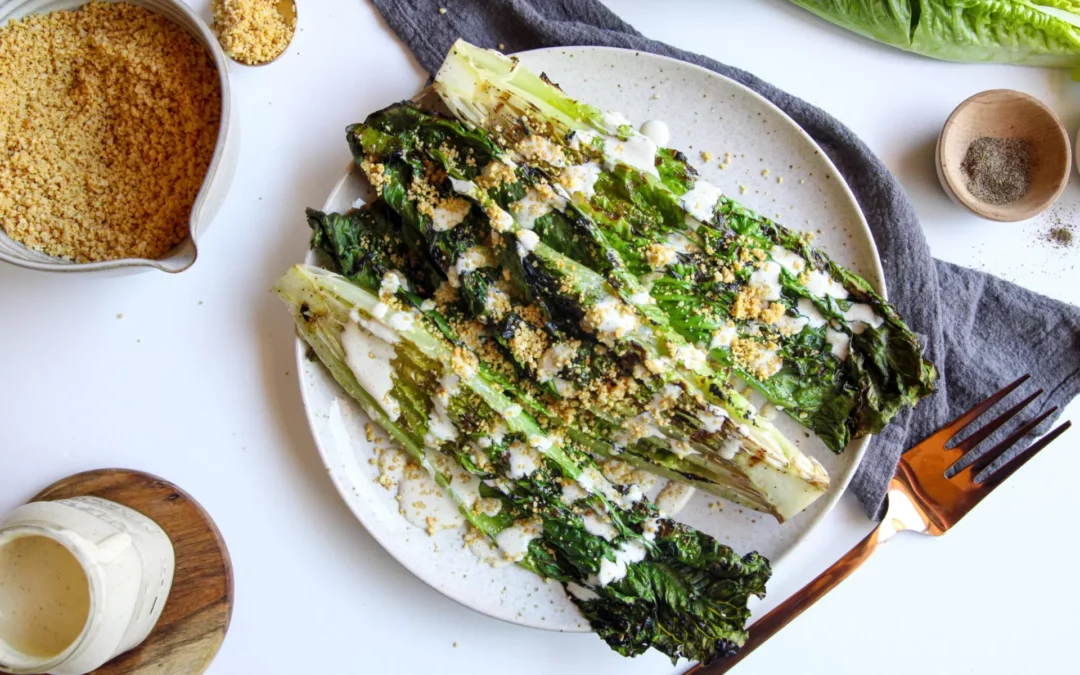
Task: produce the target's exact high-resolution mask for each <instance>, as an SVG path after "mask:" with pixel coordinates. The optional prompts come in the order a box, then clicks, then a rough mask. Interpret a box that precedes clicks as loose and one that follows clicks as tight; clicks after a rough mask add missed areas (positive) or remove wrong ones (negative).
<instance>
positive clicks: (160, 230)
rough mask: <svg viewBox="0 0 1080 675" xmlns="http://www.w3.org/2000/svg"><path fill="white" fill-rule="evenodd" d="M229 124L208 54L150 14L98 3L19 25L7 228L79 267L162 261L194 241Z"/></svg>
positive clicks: (1, 180)
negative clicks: (206, 183) (222, 128)
mask: <svg viewBox="0 0 1080 675" xmlns="http://www.w3.org/2000/svg"><path fill="white" fill-rule="evenodd" d="M30 83H33V84H32V85H31V84H30ZM220 114H221V85H220V82H219V79H218V75H217V72H216V71H215V69H214V66H213V64H212V63H211V61H210V59H209V58H208V56H207V55H206V52H205V50H204V49H203V48H202V46H201V45H199V44H198V43H197V42H196V41H195V40H194V39H193V38H192V37H191V36H190V35H188V33H187V32H185V31H184V30H183V29H182V28H180V27H179V26H176V25H174V24H173V23H171V22H170V21H168V20H167V19H165V18H164V17H162V16H160V15H157V14H154V13H152V12H150V11H148V10H146V9H143V8H142V7H137V6H135V5H131V4H127V3H117V4H111V3H100V2H92V3H90V4H87V5H84V6H83V7H81V8H79V9H77V10H73V11H58V12H51V13H48V14H36V15H30V16H27V17H26V18H23V19H20V20H18V21H13V22H11V23H9V24H7V25H6V26H5V27H4V28H3V29H0V227H2V228H3V229H4V231H5V232H6V233H7V234H8V236H10V237H11V238H12V239H15V240H16V241H19V242H21V243H22V244H23V245H25V246H27V247H28V248H31V249H34V250H37V251H41V252H43V253H46V254H48V255H52V256H57V257H61V258H66V259H70V260H73V261H75V262H94V261H100V260H115V259H119V258H151V259H153V258H160V257H162V256H163V255H165V254H166V253H167V252H168V251H169V249H171V248H172V247H173V246H175V245H177V244H178V243H180V242H181V241H182V240H183V239H184V238H185V237H186V236H187V235H188V231H189V225H188V220H189V218H190V215H191V206H192V204H193V202H194V201H195V197H196V195H197V194H198V191H199V188H200V187H201V184H202V180H203V177H204V175H205V174H206V170H207V167H208V166H209V164H210V158H211V156H212V155H213V151H214V144H215V142H216V140H217V128H218V121H219V119H220Z"/></svg>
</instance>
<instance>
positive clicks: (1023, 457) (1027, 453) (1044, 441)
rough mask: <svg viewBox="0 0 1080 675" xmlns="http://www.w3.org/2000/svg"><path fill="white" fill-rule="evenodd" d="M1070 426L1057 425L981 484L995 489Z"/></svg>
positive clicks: (1068, 424) (1069, 422) (1069, 423)
mask: <svg viewBox="0 0 1080 675" xmlns="http://www.w3.org/2000/svg"><path fill="white" fill-rule="evenodd" d="M1055 410H1056V408H1055ZM1050 412H1053V410H1051V411H1050ZM1047 415H1049V413H1047ZM1044 418H1045V416H1044ZM1071 426H1072V422H1071V421H1066V422H1064V423H1063V424H1059V425H1058V426H1057V428H1056V429H1054V430H1053V431H1051V432H1050V433H1048V434H1046V435H1045V436H1043V437H1042V438H1040V439H1039V440H1037V441H1035V442H1034V443H1032V444H1031V446H1030V447H1029V448H1028V449H1026V450H1024V451H1023V452H1021V453H1020V454H1018V455H1016V456H1015V457H1013V458H1012V459H1010V460H1009V461H1008V462H1006V463H1005V465H1004V466H1001V467H998V469H997V470H996V471H994V472H993V473H991V474H990V475H989V476H987V477H986V478H985V479H984V480H983V484H985V485H990V486H991V489H993V488H994V487H997V486H998V485H1000V484H1001V483H1003V482H1005V480H1006V479H1007V478H1008V477H1009V476H1011V475H1013V474H1014V473H1015V472H1016V471H1017V470H1018V469H1019V468H1020V467H1022V466H1024V464H1026V463H1027V461H1028V460H1029V459H1031V458H1032V457H1034V456H1035V455H1037V454H1038V453H1039V452H1040V451H1041V450H1042V449H1043V448H1045V447H1046V446H1048V445H1050V444H1051V443H1053V442H1054V440H1055V439H1056V438H1057V437H1058V436H1060V435H1061V434H1063V433H1065V431H1066V430H1068V429H1069V427H1071Z"/></svg>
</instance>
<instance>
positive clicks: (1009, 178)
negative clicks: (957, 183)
mask: <svg viewBox="0 0 1080 675" xmlns="http://www.w3.org/2000/svg"><path fill="white" fill-rule="evenodd" d="M960 169H961V170H962V171H963V172H964V178H965V179H966V180H967V189H968V190H969V191H970V192H971V194H972V195H974V196H975V198H976V199H978V200H979V201H981V202H984V203H986V204H993V205H994V206H1004V205H1005V204H1012V203H1013V202H1015V201H1017V200H1019V199H1020V198H1021V197H1023V196H1024V194H1025V193H1027V191H1028V185H1029V184H1030V183H1031V143H1030V142H1029V141H1025V140H1020V139H1017V138H991V137H989V136H983V137H982V138H978V139H976V140H974V141H972V143H971V145H969V146H968V149H967V153H965V154H964V161H963V162H961V164H960Z"/></svg>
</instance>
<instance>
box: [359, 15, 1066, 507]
mask: <svg viewBox="0 0 1080 675" xmlns="http://www.w3.org/2000/svg"><path fill="white" fill-rule="evenodd" d="M372 2H373V4H374V5H375V7H376V8H377V9H378V10H379V12H381V13H382V15H383V17H384V18H385V19H386V22H387V23H388V24H389V25H390V27H391V28H392V29H393V30H394V31H395V32H396V33H397V35H398V37H400V38H401V39H402V41H404V42H405V44H406V45H408V47H409V48H410V49H411V50H412V52H413V54H414V55H415V56H416V58H417V60H418V61H419V62H420V65H421V66H423V67H424V68H425V69H427V70H428V72H430V73H434V72H435V71H436V70H438V68H439V65H440V64H441V63H442V60H443V57H444V56H445V55H446V53H447V52H448V51H449V50H450V45H451V44H452V43H453V42H454V40H456V39H457V38H464V39H465V40H468V41H469V42H472V43H473V44H476V45H480V46H483V47H490V48H495V47H497V46H499V45H503V51H505V52H516V51H523V50H526V49H536V48H539V47H554V46H566V45H597V46H606V47H623V48H626V49H635V50H638V51H643V52H652V53H654V54H662V55H665V56H670V57H673V58H676V59H680V60H683V61H688V62H690V63H694V64H697V65H699V66H703V67H705V68H708V69H709V70H713V71H715V72H717V73H720V74H721V75H724V76H726V77H729V78H731V79H733V80H735V81H736V82H740V83H742V84H744V85H746V86H747V87H749V88H751V89H753V90H754V91H756V92H758V93H759V94H761V95H762V96H764V97H765V98H767V99H769V100H770V101H772V102H773V103H774V104H776V105H777V106H778V107H779V108H780V109H781V110H783V111H784V112H786V113H787V114H788V115H790V116H791V118H792V119H794V120H795V122H797V123H798V124H799V125H800V126H801V127H802V128H803V129H805V130H806V132H807V133H809V134H810V136H812V137H813V138H814V140H815V141H817V143H818V144H819V145H820V146H821V147H822V148H823V149H824V150H825V152H826V153H828V155H829V157H830V158H831V159H832V161H833V162H834V163H835V164H836V167H837V168H838V169H839V170H840V173H842V174H843V176H844V178H845V179H846V180H847V182H848V185H850V186H851V190H852V192H854V193H855V197H856V198H857V199H858V201H859V205H860V206H861V207H862V210H863V213H864V214H865V215H866V220H867V222H868V223H869V224H870V229H871V230H872V231H873V234H874V241H875V242H876V243H877V247H878V252H879V253H880V254H881V262H882V265H883V267H884V268H885V279H886V282H887V284H888V289H889V299H890V301H891V302H892V303H893V304H894V305H895V306H896V309H897V311H899V312H900V315H901V316H902V317H904V318H905V319H906V320H907V322H908V324H909V325H910V326H911V328H912V330H914V331H915V332H917V333H918V334H919V335H920V336H921V337H922V338H923V339H924V344H925V346H926V355H927V357H928V358H929V359H931V360H932V361H933V362H934V363H935V364H936V365H937V367H938V369H939V371H940V375H941V379H940V380H939V382H938V387H937V393H935V394H934V395H933V396H931V397H930V398H929V399H927V400H925V401H923V402H922V403H921V404H920V405H919V406H918V408H917V409H916V410H914V411H908V412H906V413H904V414H902V415H900V416H899V417H898V418H897V419H896V420H895V421H894V422H893V423H892V424H891V425H890V426H889V427H888V428H886V429H885V431H884V432H883V433H882V434H881V435H879V436H877V437H875V438H874V439H873V441H872V443H871V445H870V448H869V450H868V452H867V454H866V456H865V458H864V459H863V461H862V465H861V466H860V467H859V470H858V472H857V473H856V475H855V478H854V480H853V481H852V483H851V489H852V490H853V491H854V492H855V494H856V495H857V496H858V498H859V500H860V501H861V502H862V504H863V506H864V507H865V508H866V510H867V513H868V514H870V515H871V517H874V516H876V515H877V514H878V513H879V512H880V510H881V506H882V503H883V500H884V497H885V491H886V488H887V487H888V484H889V479H890V478H892V475H893V472H894V471H895V469H896V463H897V462H898V461H899V458H900V454H901V453H902V452H903V451H904V450H906V449H907V448H910V447H911V446H913V445H915V444H916V443H918V442H919V441H920V440H922V439H923V438H925V437H926V436H928V435H929V434H931V433H932V432H933V431H935V430H936V429H938V428H939V427H941V426H943V425H944V424H945V423H947V422H948V421H949V420H950V419H952V418H954V417H956V416H957V415H959V414H960V413H962V412H963V411H965V410H967V409H968V408H970V407H971V406H973V405H974V404H975V403H977V402H979V401H981V400H983V399H984V398H986V397H987V396H989V395H990V394H991V393H993V392H995V391H997V390H998V389H1000V388H1001V387H1002V386H1004V385H1005V384H1007V383H1008V382H1011V381H1012V380H1014V379H1016V378H1017V377H1019V376H1020V375H1022V374H1024V373H1031V374H1032V378H1031V381H1030V382H1029V383H1028V385H1026V388H1028V389H1034V388H1036V387H1042V388H1044V389H1045V390H1046V391H1047V395H1046V396H1044V397H1043V398H1042V399H1041V404H1042V405H1043V406H1044V409H1047V408H1049V407H1051V406H1055V405H1056V406H1061V407H1064V406H1065V404H1066V403H1068V402H1069V400H1070V399H1072V398H1073V396H1075V395H1076V394H1077V392H1078V391H1080V309H1078V308H1076V307H1073V306H1071V305H1068V304H1065V303H1062V302H1058V301H1056V300H1051V299H1049V298H1046V297H1043V296H1041V295H1037V294H1035V293H1032V292H1030V291H1027V290H1025V289H1023V288H1020V287H1019V286H1016V285H1014V284H1011V283H1009V282H1007V281H1003V280H1001V279H998V278H996V277H993V276H990V275H988V274H985V273H982V272H977V271H974V270H970V269H967V268H963V267H958V266H956V265H952V264H950V263H946V262H942V261H940V260H935V259H934V258H933V257H931V255H930V248H929V247H928V246H927V244H926V240H925V239H924V238H923V234H922V230H921V229H920V227H919V220H918V218H917V217H916V216H915V209H914V208H913V207H912V205H911V202H910V201H909V200H908V198H907V195H906V194H905V193H904V189H903V188H902V187H900V184H899V183H898V182H897V180H896V178H894V177H893V175H892V174H891V173H889V170H888V169H886V168H885V165H884V164H882V163H881V161H880V160H879V159H878V158H877V157H875V156H874V154H873V153H872V152H871V151H870V149H869V148H867V147H866V145H865V144H864V143H863V142H862V141H861V140H859V139H858V138H857V137H856V136H855V135H854V134H852V133H851V131H850V130H849V129H848V128H847V127H845V126H844V125H843V124H841V123H840V122H839V121H837V120H836V119H835V118H833V117H832V116H831V115H829V114H827V113H825V112H824V111H822V110H819V109H818V108H815V107H814V106H812V105H810V104H808V103H806V102H805V101H802V100H800V99H798V98H796V97H794V96H792V95H790V94H788V93H786V92H783V91H781V90H779V89H777V88H775V87H773V86H772V85H770V84H769V83H767V82H763V81H762V80H760V79H758V78H757V77H754V76H753V75H751V74H750V73H747V72H745V71H742V70H739V69H737V68H732V67H730V66H726V65H724V64H722V63H719V62H717V61H714V60H712V59H708V58H705V57H703V56H700V55H698V54H691V53H689V52H685V51H682V50H679V49H675V48H674V47H670V46H668V45H666V44H663V43H661V42H656V41H655V40H649V39H648V38H645V37H643V36H642V35H641V33H638V32H637V31H636V30H634V28H633V27H632V26H630V25H628V24H627V23H626V22H624V21H622V20H621V19H619V18H618V17H617V16H615V15H614V14H613V13H612V12H611V11H610V10H608V9H607V8H606V7H604V6H603V5H601V4H600V3H599V2H597V1H596V0H372ZM443 7H445V8H446V10H447V11H446V13H445V14H444V13H441V11H440V8H443ZM556 79H557V77H556ZM927 170H928V171H929V170H930V167H927ZM1014 396H1016V395H1015V394H1014ZM1010 400H1012V399H1010ZM1051 422H1052V420H1048V421H1047V422H1046V423H1044V425H1043V427H1042V428H1041V429H1039V430H1037V431H1039V432H1040V433H1041V432H1042V431H1045V430H1046V429H1048V428H1049V424H1050V423H1051ZM1003 434H1004V430H1002V431H1000V432H999V433H998V434H997V435H996V436H992V437H991V439H990V441H991V442H992V441H993V440H994V438H995V437H997V438H1000V437H1001V436H1002V435H1003ZM984 447H990V445H989V443H988V442H987V443H984ZM1017 451H1019V448H1018V449H1017Z"/></svg>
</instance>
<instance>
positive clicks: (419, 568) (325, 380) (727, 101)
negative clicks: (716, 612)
mask: <svg viewBox="0 0 1080 675" xmlns="http://www.w3.org/2000/svg"><path fill="white" fill-rule="evenodd" d="M519 56H520V57H521V60H522V61H523V62H524V63H525V65H526V66H528V67H529V68H532V69H534V70H542V71H544V72H546V73H547V74H548V75H549V76H550V77H551V78H552V79H553V80H554V81H556V82H558V83H559V84H560V85H561V86H562V87H563V89H565V90H566V92H567V93H569V94H570V95H571V96H575V97H579V98H582V99H584V100H586V101H588V102H590V103H592V104H594V105H596V106H598V107H600V108H602V109H609V110H618V111H620V112H622V113H624V114H626V115H627V116H628V117H629V118H630V119H631V120H632V121H634V122H635V123H637V124H641V123H642V122H644V121H645V120H650V119H659V120H663V121H665V122H666V123H667V124H668V126H669V127H670V129H671V142H670V143H669V145H670V147H673V148H678V149H680V150H683V151H684V152H685V153H686V154H687V156H688V157H690V160H691V162H692V163H693V164H695V165H696V166H697V167H698V169H699V170H700V171H701V174H702V175H703V176H704V177H705V178H706V179H708V180H709V181H711V182H713V183H714V184H716V185H718V186H720V188H721V189H723V190H724V192H726V193H727V194H731V195H736V196H738V198H739V199H740V200H741V201H742V202H743V203H744V204H746V205H747V206H749V207H751V208H754V209H756V210H758V211H760V212H762V213H764V214H765V215H768V216H771V217H774V218H776V219H777V220H778V221H780V222H782V223H785V224H786V225H788V226H789V227H792V228H795V229H801V230H813V231H815V232H816V233H817V235H818V236H817V241H816V243H817V244H818V245H819V246H821V247H822V248H823V249H824V250H826V251H828V252H829V253H830V254H831V255H832V257H833V258H834V259H835V260H836V261H837V262H839V263H840V264H842V265H845V266H847V267H849V268H851V269H853V270H854V271H856V272H858V273H859V274H861V275H862V276H863V277H865V278H866V279H867V280H868V281H869V282H870V284H871V285H873V286H874V287H875V288H876V289H877V290H878V291H879V292H884V290H885V289H884V282H883V276H882V271H881V264H880V261H879V260H878V257H877V249H876V248H875V246H874V241H873V239H872V237H871V235H870V231H869V229H868V228H867V226H866V222H865V221H864V220H863V217H862V213H861V212H860V211H859V208H858V205H857V204H856V203H855V199H854V197H853V196H852V194H851V192H850V191H849V190H848V187H847V185H846V184H845V183H844V181H843V179H842V178H840V176H839V174H838V173H837V171H836V168H835V167H834V166H833V165H832V163H831V162H830V161H829V160H828V158H827V157H826V156H825V155H824V153H823V152H822V151H821V149H820V148H818V146H817V145H816V144H815V143H814V142H813V141H812V140H811V139H810V138H809V137H808V136H807V135H806V134H805V133H804V132H803V131H802V130H801V129H800V128H799V127H798V126H797V125H796V124H795V123H794V122H793V121H792V120H791V119H790V118H788V117H787V116H786V115H785V114H784V113H782V112H781V111H780V110H778V109H777V108H776V107H774V106H773V105H772V104H771V103H769V102H767V101H765V100H764V99H763V98H761V97H760V96H758V95H757V94H756V93H754V92H752V91H750V90H749V89H746V88H745V87H743V86H742V85H740V84H737V83H735V82H733V81H731V80H729V79H727V78H724V77H721V76H719V75H717V74H715V73H712V72H710V71H708V70H705V69H703V68H699V67H697V66H693V65H690V64H687V63H682V62H680V61H674V60H671V59H667V58H663V57H659V56H653V55H650V54H641V53H637V52H632V51H625V50H618V49H606V48H595V47H574V48H565V49H542V50H537V51H532V52H525V53H523V54H520V55H519ZM728 152H730V153H731V161H730V164H729V166H728V167H727V168H726V169H724V170H721V169H720V168H719V163H720V160H722V159H723V158H724V155H725V153H728ZM702 153H710V154H711V156H712V160H711V161H708V162H706V161H704V158H703V156H702ZM366 190H367V188H366V186H365V183H364V182H363V180H362V179H361V178H360V177H359V175H358V174H357V172H355V171H353V170H351V169H350V170H349V171H348V172H347V173H346V176H345V177H344V178H343V179H342V181H341V182H340V183H339V184H338V185H337V186H336V187H335V188H334V191H333V192H332V193H331V194H330V197H329V198H328V199H327V203H326V204H325V206H324V208H325V209H326V210H328V211H345V210H347V209H349V208H350V207H351V206H352V205H353V203H354V202H355V201H356V200H357V199H361V198H364V197H366V196H367V192H366ZM309 260H310V258H309ZM305 352H306V348H305V346H304V344H303V343H302V342H300V341H298V344H297V350H296V353H297V360H298V362H299V372H300V373H302V377H301V379H300V382H301V388H302V391H303V396H304V402H305V405H306V407H307V414H308V419H309V420H310V422H311V428H312V432H313V434H314V436H315V441H316V444H317V445H318V447H319V451H320V452H321V453H322V456H323V460H324V461H325V462H326V466H327V468H328V469H329V470H330V473H331V475H332V477H333V479H334V483H335V484H336V485H337V487H338V489H339V490H340V491H341V494H342V496H343V497H344V498H345V501H346V502H347V503H348V505H349V507H350V508H351V509H352V510H353V512H354V513H355V514H356V516H357V517H358V518H359V519H360V521H361V522H363V523H364V525H365V526H366V527H367V529H368V530H369V531H370V532H371V534H372V535H373V536H374V537H375V539H377V540H378V541H379V543H380V544H382V545H383V546H384V547H385V548H386V550H387V551H389V552H390V553H391V555H393V556H394V557H395V558H397V559H398V560H399V561H400V562H401V564H402V565H404V566H405V567H407V568H408V569H409V570H410V571H412V572H413V573H414V574H415V575H416V576H418V577H420V578H421V579H422V580H423V581H424V582H426V583H427V584H429V585H431V586H432V587H433V588H435V589H437V590H439V591H440V592H442V593H444V594H446V595H447V596H449V597H451V598H453V599H454V600H457V601H458V602H460V603H462V604H463V605H466V606H468V607H471V608H473V609H475V610H476V611H478V612H483V613H484V614H488V615H490V616H493V617H496V618H499V619H503V620H505V621H510V622H513V623H518V624H521V625H525V626H532V627H536V628H548V629H553V630H562V631H587V630H589V628H588V625H587V624H586V623H585V621H584V620H583V619H582V618H581V616H580V614H579V613H578V611H577V609H576V608H575V607H574V605H573V604H572V603H571V602H570V601H569V600H568V599H567V598H566V596H565V594H564V593H563V591H562V588H561V587H560V586H559V585H558V584H555V583H548V584H546V583H544V582H543V581H541V580H540V579H539V578H538V577H536V576H534V575H532V574H531V573H529V572H526V571H525V570H523V569H521V568H518V567H505V568H502V569H493V568H491V567H489V566H487V565H485V564H482V563H480V562H479V561H478V560H477V559H476V558H475V557H474V556H473V555H472V554H471V553H470V552H469V551H468V550H467V549H465V548H464V546H463V543H462V537H461V532H460V531H449V530H444V531H442V532H439V533H437V534H436V535H435V536H434V537H429V536H428V535H427V533H426V532H425V531H423V530H421V529H419V528H416V527H414V526H412V525H410V524H408V523H407V522H406V521H405V519H404V518H403V517H402V516H401V515H400V514H399V513H398V504H397V502H396V501H395V499H394V497H395V493H394V492H393V491H390V490H386V489H384V488H383V487H381V486H380V485H379V484H378V483H376V482H375V479H376V477H377V475H378V471H377V468H376V467H375V466H374V465H373V464H371V463H369V460H370V459H372V457H373V448H372V444H371V443H369V442H368V441H367V439H366V435H365V432H364V429H363V427H364V424H365V423H366V422H367V418H366V416H365V414H364V413H363V412H362V411H361V410H360V409H359V407H358V406H356V405H355V404H354V403H353V402H352V401H351V400H350V399H349V398H348V397H347V396H345V395H344V394H343V393H342V392H341V390H340V389H339V388H338V387H337V385H336V384H335V383H334V381H333V380H332V379H331V378H330V376H329V374H327V372H326V371H325V370H324V369H323V368H322V367H321V366H319V365H318V364H317V363H313V362H311V361H309V360H308V359H307V358H306V357H305ZM776 424H777V426H778V427H779V428H780V429H781V431H783V432H784V433H785V434H786V435H787V436H788V437H789V438H791V439H792V440H793V441H795V443H796V444H798V445H799V446H800V447H801V448H802V450H803V452H806V453H808V454H810V455H813V456H814V457H816V458H817V459H818V460H819V461H821V463H822V464H823V465H824V466H825V468H826V470H828V472H829V475H830V476H831V477H832V488H831V489H830V491H829V494H827V495H825V496H824V497H822V498H821V499H819V500H818V501H817V502H816V503H815V504H814V505H813V506H811V507H810V508H809V509H807V510H806V511H805V512H804V513H802V514H800V515H799V516H797V517H795V518H793V519H792V520H790V521H789V522H787V523H785V524H783V525H779V524H777V523H776V521H775V520H773V519H772V518H771V517H768V516H764V515H761V514H758V513H755V512H753V511H749V510H744V509H741V508H739V507H736V506H734V505H731V504H727V503H719V504H718V501H719V500H717V499H716V498H714V497H711V496H707V495H704V494H702V493H698V494H697V495H695V496H694V497H693V499H692V500H691V501H690V503H689V504H688V505H687V507H686V508H685V509H684V510H683V511H682V512H681V513H680V514H679V516H678V518H679V519H680V520H683V521H685V522H687V523H689V524H691V525H693V526H695V527H697V528H699V529H701V530H702V531H704V532H707V533H709V534H712V535H714V536H716V537H717V538H718V539H719V540H720V541H722V542H724V543H727V544H729V545H730V546H732V547H734V548H735V549H736V550H737V551H739V552H740V553H745V552H748V551H752V550H757V551H760V552H761V553H763V554H764V555H766V556H767V557H768V558H769V559H770V560H771V561H772V562H773V565H774V567H775V566H776V565H777V563H780V562H781V561H782V560H783V558H784V556H785V555H786V554H787V553H788V552H789V551H791V550H792V549H793V548H794V547H795V546H796V545H797V544H798V543H799V542H800V541H801V540H802V539H803V538H804V537H806V536H807V535H808V534H809V533H810V532H811V531H812V530H813V529H814V527H815V526H816V525H817V524H818V523H819V522H821V520H822V518H824V517H825V515H826V514H827V513H828V512H829V510H830V509H831V508H832V507H833V505H834V504H835V503H836V500H837V499H839V497H840V494H841V493H842V492H843V491H844V488H845V487H846V486H847V484H848V481H849V480H850V479H851V475H852V473H853V472H854V470H855V467H856V466H857V465H858V462H859V459H860V458H861V456H862V453H863V451H864V450H865V449H866V445H867V441H868V439H862V440H859V441H856V442H853V443H852V444H851V445H850V446H849V447H848V448H847V451H846V452H845V453H844V454H842V455H839V456H837V455H834V454H833V453H831V452H830V451H829V450H827V449H826V448H825V446H824V444H822V443H821V441H819V440H818V439H817V438H815V437H812V436H809V435H808V434H807V433H806V432H805V430H804V429H803V428H802V427H800V426H798V425H797V424H795V423H794V422H792V421H791V420H789V419H788V418H786V417H783V416H781V417H779V418H778V419H777V420H776Z"/></svg>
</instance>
